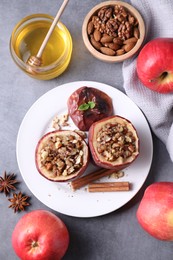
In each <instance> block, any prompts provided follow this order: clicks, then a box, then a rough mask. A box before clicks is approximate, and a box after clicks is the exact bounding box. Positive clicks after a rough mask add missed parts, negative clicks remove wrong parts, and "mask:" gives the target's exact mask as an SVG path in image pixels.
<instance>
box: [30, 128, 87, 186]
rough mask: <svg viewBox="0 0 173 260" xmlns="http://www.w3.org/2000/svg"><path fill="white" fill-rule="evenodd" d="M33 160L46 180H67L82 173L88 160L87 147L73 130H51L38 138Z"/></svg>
mask: <svg viewBox="0 0 173 260" xmlns="http://www.w3.org/2000/svg"><path fill="white" fill-rule="evenodd" d="M35 161H36V167H37V170H38V171H39V173H40V174H41V175H43V176H44V177H45V178H47V179H48V180H51V181H56V182H62V181H68V180H71V179H73V178H76V177H77V176H80V175H82V174H83V173H84V171H85V169H86V168H87V166H88V162H89V148H88V145H87V143H86V142H85V140H84V139H82V137H81V136H80V135H78V134H77V133H76V132H74V131H70V130H59V131H53V132H49V133H47V134H45V135H44V136H43V137H42V138H41V139H40V140H39V142H38V144H37V147H36V152H35Z"/></svg>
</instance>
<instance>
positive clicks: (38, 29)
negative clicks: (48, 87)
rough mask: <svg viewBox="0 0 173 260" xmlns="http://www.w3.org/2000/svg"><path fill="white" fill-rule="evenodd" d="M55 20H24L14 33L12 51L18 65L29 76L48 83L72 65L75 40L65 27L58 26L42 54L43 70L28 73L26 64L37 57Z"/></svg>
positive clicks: (33, 17) (36, 17)
mask: <svg viewBox="0 0 173 260" xmlns="http://www.w3.org/2000/svg"><path fill="white" fill-rule="evenodd" d="M52 21H53V17H51V16H48V15H46V14H38V15H37V14H35V15H31V16H28V17H26V18H24V19H23V20H22V21H21V22H19V23H18V24H17V25H16V27H15V28H14V30H13V33H12V36H11V41H10V50H11V55H12V57H13V59H14V61H15V62H16V64H17V65H18V66H19V67H20V68H21V69H22V70H23V71H24V72H26V73H27V74H29V75H30V76H32V77H34V78H37V79H42V80H48V79H52V78H55V77H57V76H59V75H60V74H62V73H63V72H64V71H65V69H66V68H67V66H68V65H69V62H70V59H71V53H72V39H71V36H70V33H69V31H68V30H67V28H66V27H65V25H64V24H62V23H61V22H58V24H57V26H56V27H55V29H54V31H53V33H52V35H51V37H50V39H49V41H48V43H47V45H46V48H45V49H44V52H43V54H42V64H41V66H40V67H36V68H32V70H29V69H28V64H27V60H28V59H29V58H30V57H31V56H36V54H37V53H38V50H39V48H40V46H41V44H42V42H43V40H44V38H45V36H46V34H47V32H48V30H49V28H50V26H51V23H52Z"/></svg>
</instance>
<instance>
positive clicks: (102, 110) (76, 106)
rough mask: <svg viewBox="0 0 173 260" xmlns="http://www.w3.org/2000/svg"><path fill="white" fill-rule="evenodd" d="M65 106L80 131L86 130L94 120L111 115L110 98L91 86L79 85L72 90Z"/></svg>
mask: <svg viewBox="0 0 173 260" xmlns="http://www.w3.org/2000/svg"><path fill="white" fill-rule="evenodd" d="M67 107H68V113H69V116H70V117H71V119H72V120H73V122H74V124H75V125H76V126H77V127H78V128H79V129H80V130H82V131H88V130H89V128H90V126H91V125H92V124H93V123H94V122H96V121H98V120H101V119H102V118H105V117H108V116H111V115H113V105H112V99H111V98H110V97H109V96H108V95H107V94H106V93H104V92H103V91H101V90H98V89H96V88H92V87H86V86H85V87H81V88H79V89H77V90H76V91H75V92H73V93H72V94H71V96H70V97H69V98H68V101H67Z"/></svg>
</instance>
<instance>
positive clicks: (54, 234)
mask: <svg viewBox="0 0 173 260" xmlns="http://www.w3.org/2000/svg"><path fill="white" fill-rule="evenodd" d="M68 245H69V233H68V230H67V228H66V226H65V224H64V223H63V222H62V220H61V219H60V218H59V217H57V216H56V215H54V214H53V213H51V212H49V211H46V210H34V211H31V212H29V213H27V214H25V215H24V216H23V217H22V218H21V219H20V220H19V221H18V223H17V224H16V226H15V228H14V230H13V233H12V246H13V248H14V251H15V252H16V254H17V255H18V256H19V257H20V259H21V260H60V259H61V258H62V257H63V256H64V254H65V252H66V251H67V248H68Z"/></svg>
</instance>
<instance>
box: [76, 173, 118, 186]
mask: <svg viewBox="0 0 173 260" xmlns="http://www.w3.org/2000/svg"><path fill="white" fill-rule="evenodd" d="M114 172H115V170H112V169H99V170H97V171H94V172H91V173H89V174H87V175H85V176H83V177H81V178H78V179H76V180H74V181H72V182H71V187H72V189H73V190H77V189H80V188H81V187H84V186H86V185H87V184H89V183H90V182H93V181H96V180H98V179H100V178H103V177H106V176H109V175H111V174H112V173H114Z"/></svg>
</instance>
